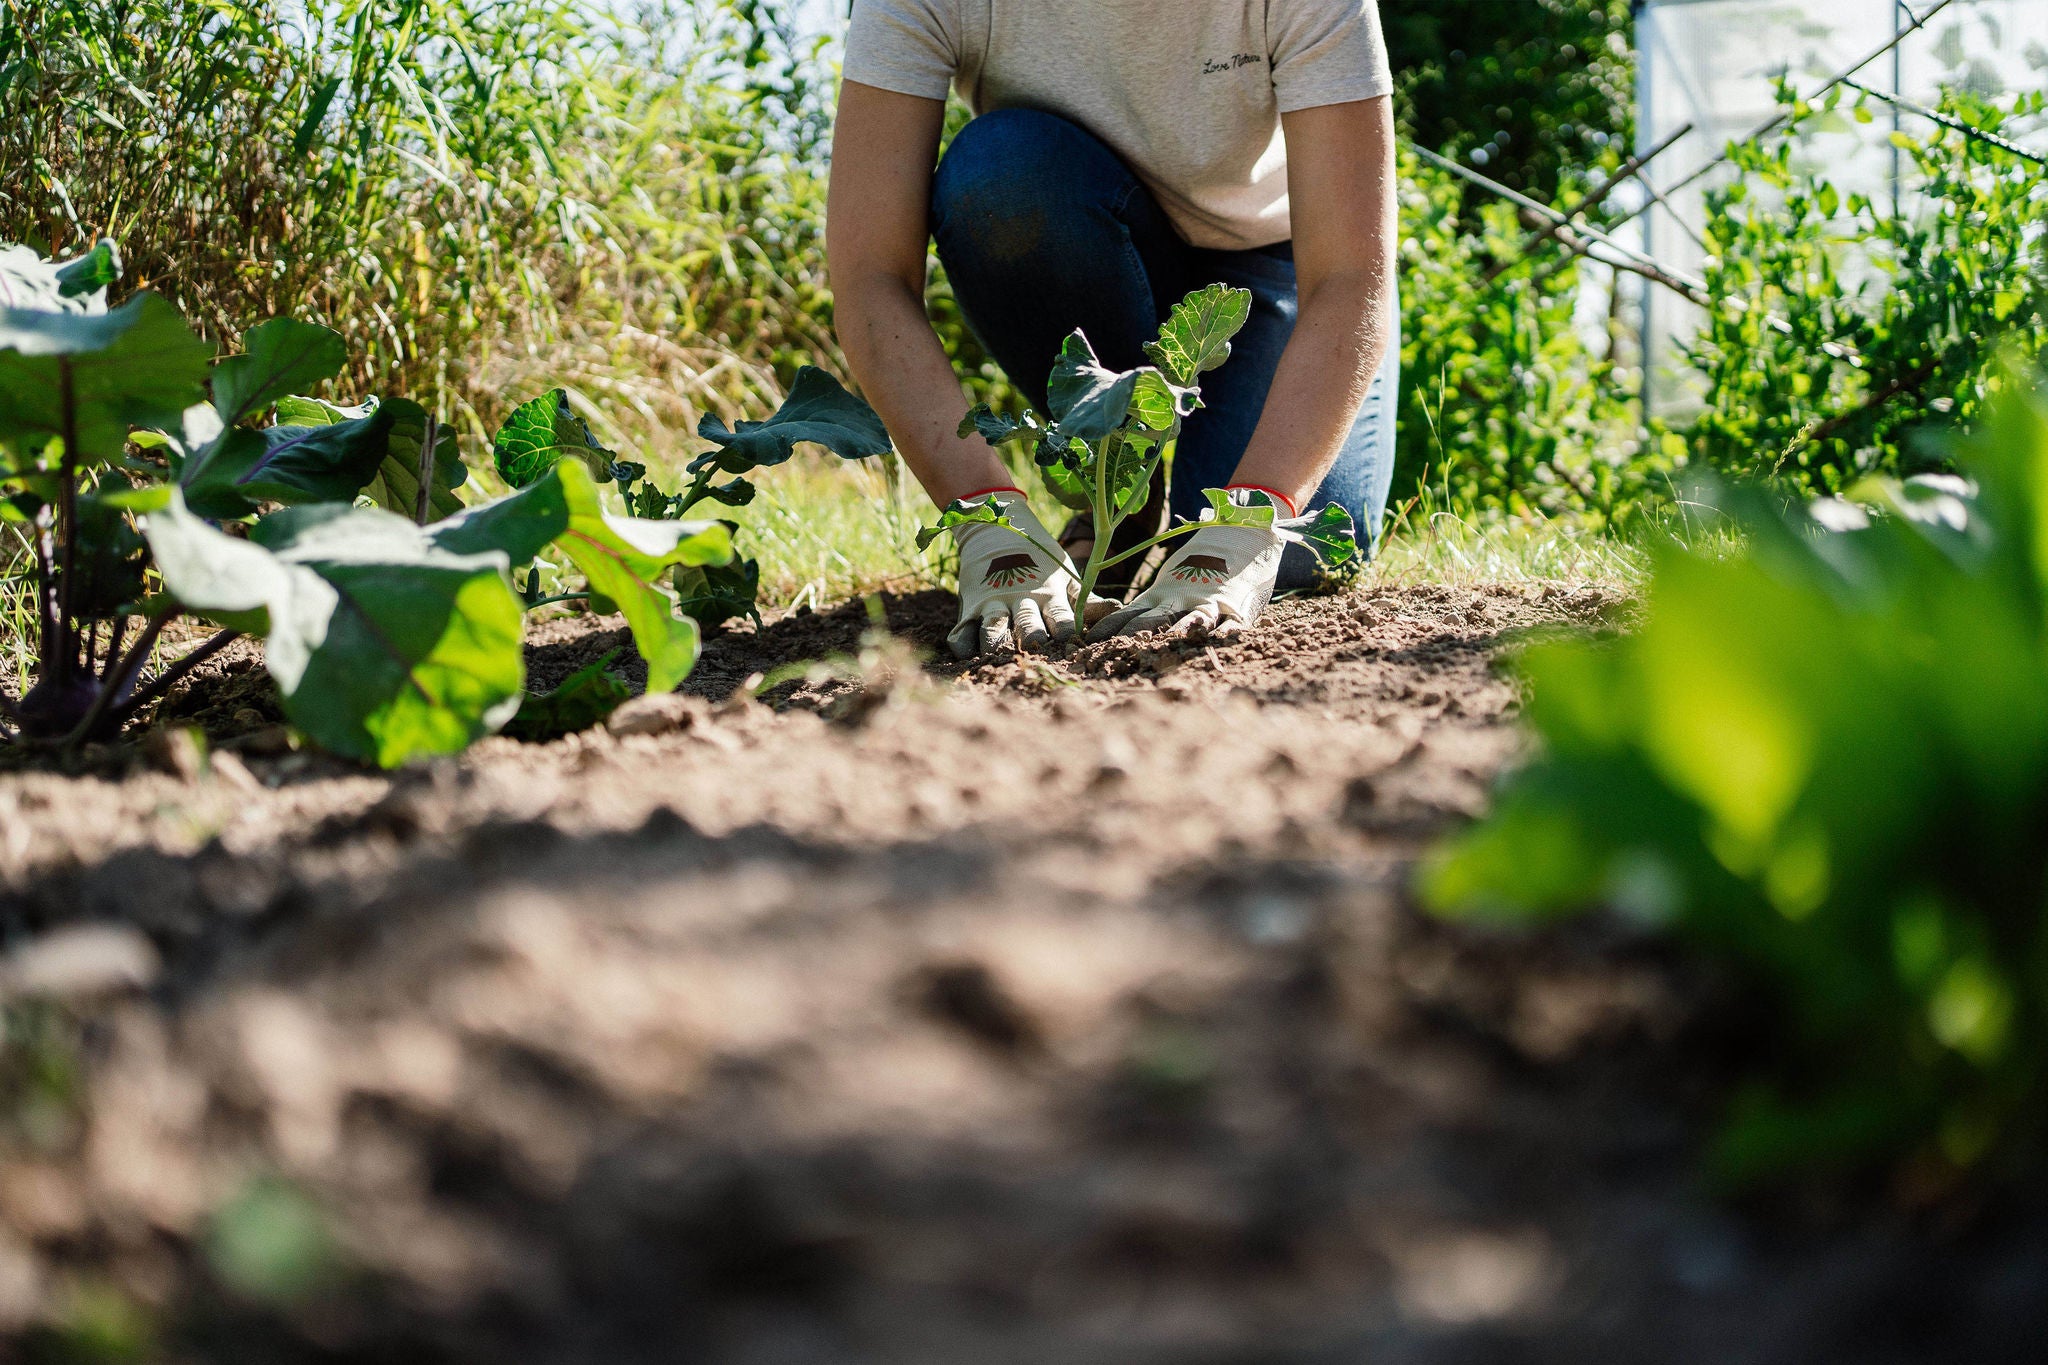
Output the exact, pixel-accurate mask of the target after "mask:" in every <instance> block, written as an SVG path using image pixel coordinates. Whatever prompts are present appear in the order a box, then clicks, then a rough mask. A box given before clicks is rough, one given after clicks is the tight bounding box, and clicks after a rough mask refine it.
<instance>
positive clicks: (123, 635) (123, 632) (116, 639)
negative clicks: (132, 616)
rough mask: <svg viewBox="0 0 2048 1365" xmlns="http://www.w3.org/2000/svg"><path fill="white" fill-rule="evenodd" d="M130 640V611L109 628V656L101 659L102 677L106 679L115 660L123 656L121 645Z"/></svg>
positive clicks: (115, 619)
mask: <svg viewBox="0 0 2048 1365" xmlns="http://www.w3.org/2000/svg"><path fill="white" fill-rule="evenodd" d="M127 641H128V613H127V612H125V611H124V612H122V613H121V614H120V615H119V616H116V617H115V618H114V623H113V624H112V625H111V626H109V627H108V628H107V657H106V658H104V659H102V660H101V661H100V678H101V680H102V681H104V680H105V678H106V676H107V674H108V672H110V671H111V670H112V669H113V667H114V660H116V659H118V658H120V657H121V646H122V645H124V644H126V643H127Z"/></svg>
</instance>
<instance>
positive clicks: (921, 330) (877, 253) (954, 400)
mask: <svg viewBox="0 0 2048 1365" xmlns="http://www.w3.org/2000/svg"><path fill="white" fill-rule="evenodd" d="M945 116H946V106H945V103H944V102H943V101H941V100H930V99H920V98H918V97H917V96H915V95H899V94H896V93H895V92H894V91H889V90H878V89H876V88H875V87H874V86H871V85H861V84H860V83H858V82H856V81H847V82H845V84H844V85H843V87H842V88H841V90H840V92H839V120H838V124H837V126H836V127H835V129H834V132H833V135H832V184H831V189H830V192H829V196H828V198H827V202H826V212H825V259H826V265H827V267H828V269H829V270H830V272H831V278H832V298H833V312H834V316H835V318H836V320H837V326H838V332H839V344H840V346H841V347H842V348H843V349H844V350H845V351H846V363H847V365H848V366H849V367H850V368H851V369H852V370H853V377H854V378H855V379H857V380H859V381H860V386H861V389H862V390H863V391H864V392H865V393H866V395H867V399H868V401H869V402H871V403H873V404H874V406H875V410H876V411H877V412H879V413H881V415H882V420H883V421H884V422H885V423H887V424H888V427H889V434H890V435H891V436H892V437H893V438H894V439H895V442H896V448H897V450H899V451H900V452H902V455H903V461H904V463H905V464H907V465H909V466H910V472H911V473H912V474H914V475H916V476H917V481H918V482H919V483H921V484H923V485H924V490H925V492H927V493H929V494H931V497H932V501H934V502H936V503H938V504H939V506H941V507H943V506H945V505H946V504H947V503H948V502H951V501H952V500H953V499H955V498H957V497H961V496H962V495H964V494H967V493H972V492H978V491H980V490H983V489H988V488H996V487H1002V486H1005V485H1008V484H1011V483H1013V482H1014V480H1013V478H1012V477H1011V474H1010V471H1009V470H1008V469H1007V468H1005V467H1004V465H1003V462H1002V460H1001V459H1000V458H999V457H998V456H997V455H996V453H995V451H994V450H992V449H990V448H989V445H988V443H987V442H985V441H983V440H982V439H981V438H980V437H978V436H976V437H969V438H967V439H965V440H963V439H961V438H960V437H959V436H957V435H955V434H954V433H955V431H956V430H957V428H958V425H959V422H960V418H961V416H962V414H964V413H965V412H966V411H967V403H966V400H965V399H964V398H963V397H962V396H961V390H960V381H959V379H958V378H957V377H955V375H954V374H953V366H952V364H951V362H949V361H948V360H947V359H946V352H945V349H944V348H943V347H941V346H940V345H939V338H938V335H937V334H936V333H935V332H933V331H932V326H931V321H930V319H929V318H927V317H926V316H925V311H924V281H925V242H926V239H927V237H928V235H929V225H928V214H929V207H928V206H929V204H930V200H931V187H932V166H933V163H934V162H935V161H936V160H937V158H938V149H939V134H940V131H941V130H942V128H943V126H944V122H945Z"/></svg>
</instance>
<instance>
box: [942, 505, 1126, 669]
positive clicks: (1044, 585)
mask: <svg viewBox="0 0 2048 1365" xmlns="http://www.w3.org/2000/svg"><path fill="white" fill-rule="evenodd" d="M993 495H994V497H995V500H996V505H997V506H998V507H1000V508H1001V509H1002V512H1003V515H1004V516H1006V517H1008V518H1009V519H1010V521H1011V522H1012V523H1014V524H1015V526H1016V528H1017V529H1016V530H1012V529H1011V528H1010V527H1008V526H991V525H989V524H987V523H985V522H983V523H978V524H975V525H969V526H955V527H954V528H953V542H954V544H955V545H956V546H958V547H959V550H960V624H959V625H957V626H955V627H953V631H952V633H951V634H950V635H948V636H947V637H946V643H947V644H948V645H950V646H951V647H952V650H953V653H954V655H955V656H956V657H958V658H962V659H965V658H968V657H970V656H972V655H975V654H981V653H989V652H992V651H995V650H999V649H1011V648H1021V649H1026V650H1041V649H1044V648H1046V647H1047V646H1048V645H1050V644H1052V643H1053V642H1054V641H1056V640H1071V639H1073V638H1074V635H1075V632H1076V631H1077V630H1078V629H1079V626H1078V624H1077V623H1076V622H1075V620H1074V598H1075V597H1076V596H1077V595H1078V594H1079V593H1080V591H1081V576H1080V574H1078V573H1077V572H1075V569H1074V561H1073V560H1071V559H1069V558H1068V557H1067V556H1066V555H1065V554H1064V553H1063V554H1061V555H1060V556H1059V557H1058V558H1057V559H1055V558H1054V557H1053V555H1052V554H1051V553H1050V551H1051V550H1052V549H1054V548H1055V547H1056V546H1057V542H1056V541H1054V540H1053V538H1052V534H1051V533H1050V532H1049V531H1047V530H1046V529H1045V527H1044V526H1042V525H1040V524H1039V521H1038V518H1037V516H1036V515H1034V514H1033V513H1032V511H1031V504H1030V503H1029V502H1028V501H1027V500H1026V499H1025V497H1024V494H1023V493H1022V492H1021V491H1020V490H1018V489H1015V488H999V489H995V490H993ZM974 496H975V497H976V498H981V497H985V496H988V495H987V494H982V493H977V494H975V495H974ZM1027 537H1028V539H1027ZM1033 542H1036V543H1035V544H1034V543H1033ZM1115 606H1116V604H1115V603H1114V602H1108V601H1105V600H1103V599H1102V598H1099V597H1096V598H1090V599H1089V603H1088V613H1087V615H1088V619H1089V620H1090V621H1094V620H1097V619H1099V618H1100V617H1101V616H1102V615H1103V613H1105V612H1108V611H1110V610H1113V609H1114V608H1115Z"/></svg>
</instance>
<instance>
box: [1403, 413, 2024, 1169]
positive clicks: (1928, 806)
mask: <svg viewBox="0 0 2048 1365" xmlns="http://www.w3.org/2000/svg"><path fill="white" fill-rule="evenodd" d="M1997 387H1998V388H1999V389H2000V390H2001V396H2000V398H1999V400H1998V407H1997V411H1996V413H1995V415H1994V416H1993V418H1992V420H1991V423H1990V425H1989V428H1988V430H1987V431H1986V432H1985V433H1984V434H1983V435H1980V436H1976V437H1972V438H1970V439H1969V440H1967V441H1966V442H1964V444H1963V445H1962V448H1961V449H1962V453H1961V455H1960V464H1961V467H1962V468H1963V469H1964V470H1965V471H1966V472H1967V473H1968V474H1969V475H1970V476H1971V477H1972V478H1973V479H1975V480H1976V481H1977V483H1976V484H1974V485H1972V484H1967V483H1965V482H1964V481H1963V480H1961V479H1958V478H1954V477H1951V476H1942V475H1937V476H1923V477H1922V478H1920V479H1919V480H1918V481H1915V482H1908V483H1896V482H1872V483H1868V484H1865V485H1862V486H1861V487H1859V488H1858V489H1857V490H1856V496H1857V497H1858V498H1859V499H1865V500H1868V501H1869V502H1871V503H1873V504H1875V510H1871V511H1865V510H1863V509H1861V508H1859V507H1857V506H1855V505H1852V504H1850V503H1845V502H1841V501H1833V500H1831V501H1827V502H1823V503H1819V504H1816V505H1815V507H1814V509H1813V510H1812V511H1810V512H1809V511H1804V510H1798V511H1791V512H1789V513H1781V512H1778V511H1775V510H1772V505H1771V504H1768V503H1766V502H1764V501H1763V499H1762V498H1761V497H1760V496H1759V495H1755V494H1751V495H1746V496H1739V495H1724V496H1723V501H1724V504H1725V505H1726V506H1728V507H1729V508H1731V509H1732V510H1734V511H1736V512H1737V513H1738V515H1739V517H1740V520H1741V523H1742V525H1743V526H1744V527H1745V528H1746V529H1747V532H1748V535H1749V543H1748V547H1747V549H1746V550H1744V551H1742V552H1741V553H1737V554H1734V555H1731V556H1729V557H1726V558H1720V559H1716V558H1711V557H1707V556H1703V555H1697V554H1694V553H1690V552H1688V551H1687V550H1685V549H1683V548H1681V547H1679V546H1677V545H1670V546H1666V547H1665V548H1663V549H1662V550H1660V551H1658V552H1657V553H1656V555H1655V564H1654V572H1653V576H1652V579H1651V582H1650V586H1649V589H1648V592H1647V595H1646V599H1645V603H1644V616H1643V620H1642V624H1641V627H1640V629H1638V630H1635V631H1633V632H1632V633H1630V634H1629V635H1626V636H1624V637H1623V638H1621V639H1619V640H1617V641H1615V642H1613V643H1611V644H1605V645H1602V644H1595V643H1590V642H1583V641H1580V642H1568V643H1555V644H1549V645H1545V646H1542V647H1540V648H1536V649H1534V650H1532V651H1531V652H1530V653H1529V655H1528V657H1527V659H1526V662H1525V664H1524V666H1523V672H1524V675H1525V676H1526V678H1527V679H1528V683H1529V687H1530V692H1531V695H1530V702H1529V712H1528V714H1529V719H1530V721H1531V722H1532V723H1533V724H1534V727H1535V729H1536V731H1537V732H1538V734H1539V735H1540V736H1541V737H1542V741H1543V750H1542V752H1541V754H1540V756H1538V757H1537V758H1536V760H1535V761H1534V762H1533V763H1532V764H1530V765H1529V766H1528V767H1527V768H1525V769H1524V770H1523V771H1521V772H1520V773H1519V774H1518V775H1516V776H1514V777H1513V778H1512V779H1511V780H1509V781H1508V783H1507V784H1506V785H1505V787H1504V788H1503V790H1502V792H1501V793H1500V798H1499V804H1498V808H1497V810H1496V812H1495V813H1494V814H1493V815H1492V817H1491V818H1489V819H1488V820H1487V821H1486V822H1485V823H1483V824H1481V825H1479V826H1478V827H1476V828H1475V829H1473V830H1472V831H1470V832H1468V833H1466V834H1464V835H1462V836H1460V837H1458V838H1456V839H1454V840H1453V841H1451V843H1450V844H1449V845H1448V846H1447V847H1446V848H1445V849H1443V850H1442V851H1441V852H1440V853H1439V855H1438V856H1437V858H1436V860H1435V861H1434V863H1433V864H1432V865H1431V867H1430V869H1429V871H1428V872H1427V875H1426V877H1425V880H1424V883H1423V885H1424V890H1425V894H1426V896H1427V899H1428V900H1429V901H1430V902H1431V903H1432V904H1434V905H1435V906H1437V907H1438V908H1440V909H1441V910H1443V911H1445V912H1447V913H1454V914H1460V915H1469V916H1475V917H1481V918H1487V919H1494V920H1506V921H1513V922H1531V921H1540V920H1545V919H1549V918H1553V917H1556V916H1560V915H1565V914H1570V913H1574V912H1578V911H1581V910H1585V909H1587V908H1590V907H1595V906H1603V905H1604V906H1611V907H1614V908H1616V909H1618V910H1619V911H1621V912H1623V913H1625V914H1628V915H1631V916H1634V917H1636V918H1638V919H1641V920H1644V921H1646V922H1648V923H1649V924H1652V925H1655V926H1659V927H1661V928H1663V929H1665V930H1667V931H1668V932H1670V933H1672V934H1675V935H1677V936H1679V937H1681V938H1683V939H1685V940H1687V941H1689V942H1691V943H1693V944H1695V945H1698V946H1700V947H1702V948H1703V949H1705V950H1706V951H1707V952H1708V953H1710V954H1711V955H1713V956H1714V957H1716V958H1718V959H1719V960H1720V961H1722V962H1724V963H1726V964H1728V966H1729V967H1730V968H1731V969H1732V970H1733V971H1734V972H1736V973H1737V974H1739V975H1740V976H1741V977H1743V978H1745V979H1747V980H1749V981H1751V982H1754V983H1755V984H1756V985H1757V986H1758V987H1759V988H1760V989H1761V991H1762V992H1763V993H1764V995H1765V996H1766V998H1767V999H1768V1000H1769V1001H1770V1002H1771V1005H1772V1007H1773V1009H1774V1010H1775V1014H1774V1016H1773V1018H1774V1020H1775V1023H1774V1037H1775V1039H1776V1040H1777V1042H1778V1043H1779V1044H1780V1045H1781V1049H1782V1050H1781V1053H1780V1055H1781V1057H1782V1059H1783V1060H1782V1064H1773V1065H1772V1066H1771V1068H1770V1069H1769V1070H1768V1071H1767V1072H1765V1073H1764V1074H1762V1075H1760V1076H1758V1077H1757V1078H1756V1079H1755V1080H1754V1082H1753V1083H1752V1084H1751V1085H1749V1086H1748V1087H1747V1088H1746V1089H1744V1090H1743V1091H1742V1093H1741V1094H1740V1095H1738V1096H1737V1097H1736V1099H1735V1101H1734V1104H1733V1106H1732V1109H1731V1112H1730V1116H1729V1120H1728V1122H1727V1125H1726V1127H1725V1128H1724V1129H1723V1131H1722V1134H1721V1137H1720V1140H1719V1144H1718V1149H1717V1162H1718V1166H1719V1169H1720V1171H1721V1172H1722V1174H1723V1175H1725V1176H1727V1177H1730V1178H1734V1179H1754V1178H1759V1177H1764V1176H1769V1175H1778V1174H1785V1173H1789V1172H1791V1171H1794V1170H1810V1169H1814V1168H1834V1169H1847V1168H1857V1167H1865V1166H1868V1165H1870V1164H1873V1163H1878V1164H1881V1163H1884V1162H1887V1161H1893V1160H1900V1159H1904V1160H1907V1161H1910V1162H1912V1163H1914V1164H1915V1165H1916V1167H1917V1169H1918V1170H1919V1171H1920V1172H1921V1173H1922V1174H1923V1175H1925V1174H1930V1173H1931V1174H1934V1175H1943V1174H1946V1175H1947V1176H1950V1177H1952V1176H1953V1175H1955V1174H1956V1173H1958V1172H1961V1171H1964V1170H1967V1169H1969V1168H1973V1167H1978V1166H1987V1165H1988V1166H1991V1167H1993V1168H1995V1167H1996V1166H1998V1165H1999V1164H2000V1163H2008V1162H2010V1163H2020V1162H2028V1161H2038V1160H2039V1158H2040V1155H2041V1142H2042V1138H2043V1126H2042V1125H2043V1120H2044V1118H2048V841H2044V840H2043V838H2042V837H2041V832H2042V830H2043V829H2048V390H2044V389H2042V388H2039V387H2033V388H2030V387H2028V386H2026V385H2023V384H2018V383H2015V382H2010V381H2007V382H2001V383H2000V384H1999V385H1998V386H1997Z"/></svg>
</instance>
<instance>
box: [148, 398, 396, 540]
mask: <svg viewBox="0 0 2048 1365" xmlns="http://www.w3.org/2000/svg"><path fill="white" fill-rule="evenodd" d="M399 411H400V407H399V405H398V404H397V403H391V404H386V405H384V406H382V407H373V408H371V409H370V410H369V414H368V415H367V416H364V417H358V418H355V419H353V420H349V421H342V422H332V423H328V424H326V425H322V426H310V427H300V426H275V427H266V428H264V429H263V430H261V431H251V430H249V429H248V428H246V427H233V428H230V429H229V430H228V431H226V432H225V433H224V434H223V436H222V438H221V439H220V440H219V441H218V442H217V443H215V444H214V446H213V447H212V448H210V449H209V450H208V451H206V452H205V454H204V455H203V456H202V458H201V459H200V460H198V461H195V462H192V463H189V464H187V465H186V467H185V471H184V474H183V476H182V477H181V478H180V480H179V483H180V485H181V486H182V487H183V488H184V490H185V504H186V506H187V507H189V508H190V509H191V510H192V511H193V512H195V513H197V514H198V515H200V516H202V517H210V518H215V519H223V518H232V517H245V516H248V515H250V514H251V513H253V512H254V511H255V510H256V507H257V505H258V504H259V503H265V502H275V503H283V504H285V505H287V506H290V505H294V504H298V503H307V502H341V503H347V502H351V501H353V500H354V498H355V496H356V494H357V493H359V492H361V491H362V490H363V488H364V486H365V485H366V484H368V483H369V482H370V481H371V480H372V479H374V478H375V477H377V471H378V470H379V469H380V468H381V467H382V466H383V464H384V463H385V458H386V454H387V452H388V451H389V450H390V448H391V437H392V426H393V424H394V423H395V422H396V421H397V418H398V415H399Z"/></svg>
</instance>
